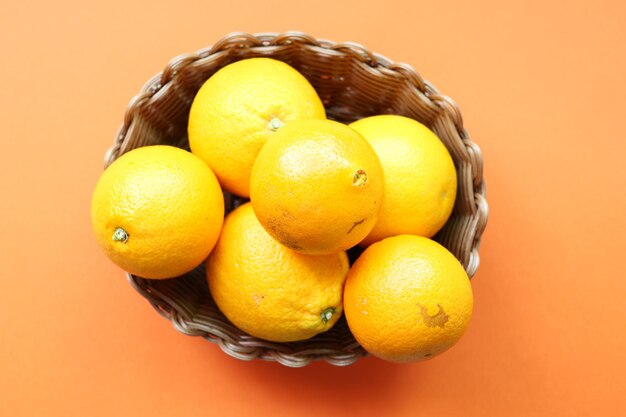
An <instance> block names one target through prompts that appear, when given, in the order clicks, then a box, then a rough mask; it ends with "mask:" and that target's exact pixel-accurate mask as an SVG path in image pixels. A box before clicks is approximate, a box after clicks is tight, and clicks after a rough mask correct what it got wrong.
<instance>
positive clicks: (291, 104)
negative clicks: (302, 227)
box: [188, 58, 326, 197]
mask: <svg viewBox="0 0 626 417" xmlns="http://www.w3.org/2000/svg"><path fill="white" fill-rule="evenodd" d="M325 117H326V112H325V110H324V106H323V104H322V101H321V100H320V98H319V97H318V95H317V93H316V92H315V90H314V89H313V87H312V86H311V84H310V83H309V82H308V81H307V80H306V78H304V77H303V76H302V75H301V74H300V73H299V72H298V71H296V70H295V69H294V68H292V67H291V66H289V65H287V64H285V63H284V62H281V61H277V60H274V59H271V58H250V59H245V60H242V61H237V62H234V63H232V64H230V65H227V66H226V67H224V68H222V69H220V70H219V71H217V72H216V73H215V74H214V75H213V76H212V77H210V78H209V79H208V80H207V81H206V82H205V83H204V85H203V86H202V87H201V88H200V90H199V91H198V93H197V95H196V97H195V98H194V101H193V103H192V105H191V110H190V113H189V126H188V133H189V144H190V146H191V151H192V152H193V153H194V154H196V155H198V156H199V157H201V158H202V159H203V160H205V161H206V162H207V163H208V164H209V166H210V167H211V169H212V170H213V171H214V172H215V174H216V175H217V178H218V179H219V181H220V183H221V185H222V187H224V189H226V190H228V191H230V192H232V193H234V194H237V195H240V196H242V197H248V196H249V195H250V192H249V182H250V171H251V170H252V165H253V164H254V160H255V159H256V156H257V154H258V152H259V150H260V149H261V147H262V146H263V144H264V143H265V142H266V141H267V140H268V139H269V138H270V137H272V136H273V135H274V134H275V132H276V131H277V130H278V129H279V128H280V127H281V126H282V125H283V124H284V123H286V122H288V121H290V120H293V119H302V118H314V119H324V118H325Z"/></svg>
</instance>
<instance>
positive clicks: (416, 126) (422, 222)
mask: <svg viewBox="0 0 626 417" xmlns="http://www.w3.org/2000/svg"><path fill="white" fill-rule="evenodd" d="M350 127H351V128H353V129H354V130H356V131H357V132H359V133H360V134H361V135H362V136H363V137H364V138H365V139H366V140H367V141H368V142H369V143H370V144H371V145H372V147H373V148H374V150H375V151H376V154H377V155H378V158H379V159H380V162H381V164H382V166H383V171H384V172H385V198H384V200H383V207H382V209H381V212H380V216H379V217H378V222H377V223H376V224H375V225H374V227H373V229H372V231H371V232H370V234H369V235H368V236H367V237H366V238H365V239H364V241H363V242H362V244H363V245H364V246H367V245H369V244H372V243H373V242H376V241H379V240H381V239H383V238H386V237H389V236H395V235H400V234H413V235H420V236H425V237H432V236H434V235H435V233H437V232H438V231H439V230H440V229H441V228H442V227H443V225H444V224H445V223H446V221H448V218H449V217H450V214H451V213H452V209H453V207H454V200H455V198H456V186H457V177H456V170H455V168H454V162H453V161H452V158H451V157H450V154H449V153H448V150H447V149H446V147H445V146H444V144H443V143H442V142H441V141H440V140H439V138H438V137H437V136H436V135H435V134H434V133H433V132H432V131H431V130H430V129H428V128H427V127H426V126H424V125H423V124H421V123H419V122H417V121H415V120H413V119H409V118H407V117H403V116H396V115H380V116H372V117H367V118H365V119H361V120H358V121H356V122H354V123H352V124H350Z"/></svg>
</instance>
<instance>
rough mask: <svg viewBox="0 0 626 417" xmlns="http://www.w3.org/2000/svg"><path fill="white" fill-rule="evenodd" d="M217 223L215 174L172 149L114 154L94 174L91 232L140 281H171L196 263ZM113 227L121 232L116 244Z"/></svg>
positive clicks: (220, 208)
mask: <svg viewBox="0 0 626 417" xmlns="http://www.w3.org/2000/svg"><path fill="white" fill-rule="evenodd" d="M223 220H224V198H223V195H222V191H221V189H220V186H219V184H218V182H217V178H215V175H214V174H213V172H211V170H210V168H209V167H208V166H207V165H206V163H204V162H203V161H202V160H201V159H200V158H198V157H197V156H194V155H193V154H192V153H190V152H187V151H185V150H183V149H179V148H175V147H172V146H161V145H159V146H145V147H141V148H137V149H135V150H132V151H130V152H127V153H126V154H124V155H122V156H121V157H119V158H118V159H117V160H116V161H115V162H113V164H111V165H110V166H109V167H108V168H107V169H106V170H105V171H104V173H103V174H102V176H101V177H100V179H99V181H98V183H97V185H96V188H95V190H94V193H93V198H92V202H91V222H92V226H93V230H94V232H95V235H96V239H97V241H98V243H99V244H100V246H101V247H102V249H103V250H104V252H105V253H106V255H107V256H108V257H109V258H110V259H111V260H112V261H113V262H114V263H115V264H116V265H118V266H119V267H121V268H122V269H124V270H126V271H128V272H130V273H132V274H135V275H139V276H141V277H144V278H155V279H158V278H170V277H175V276H178V275H181V274H184V273H186V272H189V271H190V270H192V269H193V268H195V267H196V266H198V265H200V264H202V262H203V261H204V260H205V259H206V257H207V256H208V255H209V252H210V251H211V249H212V248H213V246H215V243H216V242H217V238H218V236H219V233H220V230H221V228H222V223H223ZM118 228H121V229H122V230H123V232H119V231H118V239H117V240H116V239H114V238H113V236H114V234H115V233H116V230H117V229H118ZM119 233H122V234H121V235H119ZM124 233H126V234H127V239H126V241H125V242H124V241H122V240H120V237H121V236H123V234H124Z"/></svg>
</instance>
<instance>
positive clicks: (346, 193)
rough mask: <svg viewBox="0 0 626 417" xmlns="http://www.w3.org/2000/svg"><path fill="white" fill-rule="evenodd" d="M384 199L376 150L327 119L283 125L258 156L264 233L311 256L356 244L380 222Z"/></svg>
mask: <svg viewBox="0 0 626 417" xmlns="http://www.w3.org/2000/svg"><path fill="white" fill-rule="evenodd" d="M383 192H384V178H383V170H382V167H381V165H380V161H379V160H378V157H377V156H376V154H375V152H374V150H373V149H372V147H371V146H370V145H369V144H368V143H367V141H366V140H365V139H363V137H362V136H361V135H359V134H358V133H357V132H356V131H354V130H352V129H350V128H349V127H348V126H346V125H344V124H341V123H338V122H334V121H330V120H294V121H291V122H289V123H287V124H285V126H283V127H282V128H281V129H280V130H279V131H278V132H276V134H275V135H274V137H273V138H272V139H271V140H270V141H268V142H267V143H266V144H265V146H264V147H263V148H262V149H261V152H259V155H258V158H257V160H256V163H255V164H254V167H253V170H252V176H251V178H250V198H251V201H252V205H253V207H254V211H255V213H256V215H257V217H258V219H259V221H260V222H261V224H262V225H263V227H264V228H265V229H266V230H267V231H268V233H269V234H270V235H272V236H273V237H274V238H275V239H277V240H278V241H279V242H280V243H282V244H283V245H285V246H288V247H290V248H292V249H294V250H297V251H300V252H303V253H310V254H328V253H333V252H338V251H343V250H346V249H348V248H350V247H352V246H354V245H356V244H358V243H359V242H360V241H361V240H362V239H363V238H364V237H365V236H367V234H368V233H369V232H370V230H371V229H372V227H373V226H374V224H375V223H376V220H377V219H378V213H379V211H380V207H381V206H382V202H383Z"/></svg>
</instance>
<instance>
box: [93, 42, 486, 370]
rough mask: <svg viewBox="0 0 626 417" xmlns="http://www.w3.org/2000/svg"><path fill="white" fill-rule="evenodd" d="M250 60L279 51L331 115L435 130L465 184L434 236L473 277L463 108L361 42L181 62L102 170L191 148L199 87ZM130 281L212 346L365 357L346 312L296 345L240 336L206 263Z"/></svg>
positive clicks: (152, 93)
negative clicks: (130, 158) (128, 155)
mask: <svg viewBox="0 0 626 417" xmlns="http://www.w3.org/2000/svg"><path fill="white" fill-rule="evenodd" d="M253 56H267V57H272V58H275V59H278V60H281V61H284V62H287V63H289V64H290V65H292V66H293V67H295V68H296V69H297V70H298V71H300V72H301V73H302V74H303V75H304V76H305V77H306V78H307V79H309V81H310V82H311V83H312V84H313V86H314V87H315V89H316V90H317V92H318V94H319V95H320V97H321V98H322V100H323V102H324V105H325V106H326V110H327V114H328V117H329V118H332V119H335V120H339V121H341V122H352V121H354V120H357V119H360V118H362V117H365V116H370V115H375V114H383V113H392V114H401V115H405V116H408V117H412V118H414V119H416V120H418V121H420V122H422V123H424V124H426V125H427V126H429V127H430V128H431V129H433V130H434V131H435V132H436V133H437V135H438V136H439V138H440V139H441V140H442V141H443V143H444V144H445V145H446V147H447V148H448V150H449V151H450V153H451V155H452V158H453V159H454V162H455V165H456V168H457V172H458V184H459V186H458V195H457V200H456V204H455V208H454V211H453V214H452V216H451V218H450V220H449V221H448V223H447V224H446V225H445V227H444V228H443V230H442V231H441V232H440V233H439V234H438V235H437V236H436V237H435V239H436V240H438V241H439V242H441V243H442V244H443V245H444V246H446V247H447V248H448V249H449V250H450V251H451V252H452V253H454V255H455V256H456V257H457V258H458V259H459V260H460V261H461V263H462V264H463V265H464V267H465V269H466V270H467V273H468V274H469V276H470V277H471V276H472V275H474V273H475V272H476V269H477V268H478V262H479V258H478V247H479V243H480V237H481V234H482V232H483V230H484V229H485V225H486V223H487V202H486V200H485V186H484V182H483V178H482V172H483V167H482V156H481V153H480V150H479V148H478V146H476V144H474V143H473V142H472V141H471V140H470V138H469V135H468V134H467V132H466V131H465V129H464V128H463V121H462V119H461V113H460V111H459V109H458V108H457V106H456V105H455V104H454V102H453V101H452V100H450V99H449V98H448V97H446V96H444V95H442V94H440V93H439V92H438V91H437V89H435V88H434V87H433V86H432V85H431V84H429V83H428V82H427V81H425V80H424V79H423V78H422V77H420V75H418V74H417V73H416V72H415V71H414V70H413V69H412V68H411V67H410V66H408V65H406V64H400V63H395V62H392V61H390V60H389V59H387V58H385V57H383V56H381V55H378V54H375V53H373V52H370V51H368V50H367V49H365V48H364V47H362V46H360V45H357V44H354V43H334V42H330V41H325V40H318V39H315V38H313V37H311V36H309V35H307V34H304V33H299V32H289V33H283V34H276V33H264V34H256V35H250V34H246V33H233V34H230V35H228V36H226V37H225V38H223V39H222V40H220V41H218V42H217V43H216V44H215V45H213V46H212V47H209V48H207V49H203V50H200V51H198V52H196V53H192V54H187V55H181V56H179V57H177V58H174V59H173V60H172V61H171V62H170V63H169V65H167V66H166V67H165V70H164V71H163V72H161V73H159V74H157V75H156V76H154V77H153V78H152V79H151V80H150V81H148V83H147V84H146V85H145V86H144V87H143V88H142V90H141V91H140V93H139V94H138V95H137V96H135V97H134V98H133V99H132V100H131V102H130V104H129V105H128V109H127V111H126V114H125V117H124V122H123V124H122V127H121V128H120V131H119V133H118V135H117V138H116V139H115V143H114V144H113V146H112V147H111V148H110V149H109V150H108V151H107V153H106V156H105V166H108V165H109V164H111V163H112V162H113V161H114V160H115V159H116V158H118V157H119V156H120V155H122V154H123V153H125V152H127V151H129V150H131V149H134V148H137V147H140V146H145V145H153V144H169V145H174V146H178V147H181V148H185V149H189V145H188V141H187V117H188V112H189V108H190V106H191V102H192V100H193V98H194V96H195V94H196V92H197V91H198V89H199V88H200V86H201V85H202V84H203V82H204V81H205V80H206V79H208V78H209V77H210V76H211V75H212V74H213V73H214V72H215V71H217V70H218V69H219V68H221V67H224V66H225V65H227V64H229V63H231V62H234V61H237V60H240V59H243V58H249V57H253ZM225 199H226V207H227V211H228V210H232V208H233V207H234V206H236V205H238V204H240V203H241V201H240V200H239V199H238V198H235V197H233V196H231V195H228V194H225ZM352 255H353V256H356V255H358V254H355V253H353V254H352ZM129 280H130V282H131V284H132V285H133V286H134V288H135V289H136V290H137V291H138V292H139V293H140V294H141V295H142V296H144V297H145V298H146V299H147V300H148V301H149V302H150V303H151V304H152V305H153V306H154V308H155V309H156V310H157V311H158V312H159V313H160V314H162V315H163V316H164V317H166V318H167V319H169V320H171V321H172V324H173V325H174V327H175V328H176V329H177V330H179V331H180V332H182V333H184V334H187V335H192V336H202V337H204V338H206V339H207V340H209V341H211V342H215V343H217V344H218V345H219V346H220V348H222V350H223V351H224V352H226V353H227V354H229V355H231V356H234V357H236V358H239V359H244V360H250V359H255V358H260V359H265V360H271V361H277V362H279V363H281V364H283V365H287V366H291V367H299V366H305V365H307V364H309V363H310V362H311V361H312V360H318V359H322V360H325V361H327V362H329V363H331V364H334V365H349V364H351V363H353V362H355V361H356V360H357V359H359V357H362V356H364V355H366V352H365V351H364V350H363V348H362V347H361V346H360V345H359V344H358V343H357V342H356V341H355V340H354V338H353V336H352V334H351V333H350V331H349V329H348V327H347V325H346V322H345V319H343V318H342V319H341V320H340V321H339V322H338V323H337V324H336V325H335V327H334V328H333V329H331V330H330V331H328V332H326V333H324V334H320V335H318V336H316V337H314V338H312V339H310V340H305V341H301V342H295V343H271V342H267V341H264V340H260V339H257V338H254V337H252V336H249V335H247V334H245V333H243V332H242V331H241V330H239V329H237V328H236V327H235V326H233V325H232V324H231V323H230V322H229V321H228V320H227V319H226V318H225V317H224V316H223V315H222V314H221V313H220V311H219V310H218V309H217V307H216V305H215V303H214V302H213V300H212V298H211V295H210V293H209V291H208V287H207V284H206V281H205V276H204V270H203V267H202V266H201V267H198V268H197V269H196V270H194V271H193V272H191V273H189V274H186V275H184V276H182V277H179V278H175V279H169V280H147V279H143V278H140V277H136V276H132V275H130V274H129Z"/></svg>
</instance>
